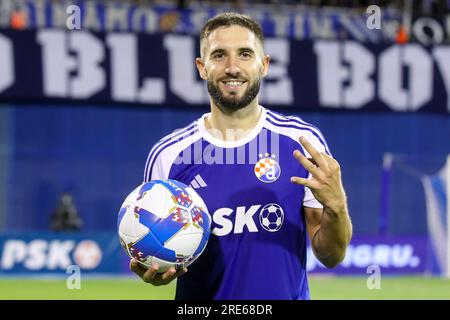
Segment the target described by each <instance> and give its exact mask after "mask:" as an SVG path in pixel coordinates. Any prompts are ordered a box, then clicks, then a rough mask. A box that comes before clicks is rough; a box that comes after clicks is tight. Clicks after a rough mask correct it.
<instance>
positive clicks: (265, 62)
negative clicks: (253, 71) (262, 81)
mask: <svg viewBox="0 0 450 320" xmlns="http://www.w3.org/2000/svg"><path fill="white" fill-rule="evenodd" d="M262 63H263V69H262V74H261V77H262V78H264V77H265V76H267V73H268V72H269V64H270V56H269V55H268V54H266V55H265V56H264V57H263V61H262Z"/></svg>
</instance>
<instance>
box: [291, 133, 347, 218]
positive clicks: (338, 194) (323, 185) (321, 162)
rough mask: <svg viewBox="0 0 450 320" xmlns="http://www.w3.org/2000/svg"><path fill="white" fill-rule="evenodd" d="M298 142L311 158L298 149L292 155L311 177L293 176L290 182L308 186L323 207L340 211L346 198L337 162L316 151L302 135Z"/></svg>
mask: <svg viewBox="0 0 450 320" xmlns="http://www.w3.org/2000/svg"><path fill="white" fill-rule="evenodd" d="M300 144H301V145H302V146H303V148H304V150H306V151H307V152H308V153H309V154H310V155H311V158H309V159H308V158H306V157H305V156H304V155H303V154H302V153H301V152H300V151H299V150H295V151H294V157H295V158H296V159H297V160H298V162H300V164H301V165H302V166H303V167H304V168H305V169H306V170H307V171H308V172H309V173H311V175H312V177H311V178H310V179H305V178H300V177H295V176H294V177H292V178H291V182H293V183H296V184H300V185H303V186H306V187H308V188H309V189H311V192H312V193H313V195H314V196H315V198H316V199H317V201H319V202H320V203H321V204H322V205H323V206H324V207H327V208H329V209H331V210H332V211H334V212H340V211H341V210H342V209H343V208H345V204H346V198H345V191H344V188H343V186H342V181H341V169H340V166H339V163H338V162H337V161H336V160H335V159H334V158H332V157H331V156H329V155H328V154H326V153H325V152H319V151H317V150H316V149H315V148H314V147H313V146H312V144H311V143H309V142H308V141H307V140H306V139H305V138H304V137H300Z"/></svg>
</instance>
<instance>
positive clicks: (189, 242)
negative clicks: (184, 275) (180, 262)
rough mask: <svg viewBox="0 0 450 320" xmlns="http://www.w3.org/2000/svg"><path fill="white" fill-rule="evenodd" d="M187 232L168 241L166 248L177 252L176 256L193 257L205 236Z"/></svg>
mask: <svg viewBox="0 0 450 320" xmlns="http://www.w3.org/2000/svg"><path fill="white" fill-rule="evenodd" d="M185 231H186V232H184V233H180V234H177V235H176V236H175V237H173V238H172V239H170V240H169V241H167V242H166V243H165V245H164V247H166V248H168V249H171V250H173V251H175V253H176V255H182V256H184V257H188V256H192V255H193V254H194V253H195V251H196V250H197V248H198V246H199V244H200V242H201V240H202V235H203V234H202V233H192V232H191V230H185Z"/></svg>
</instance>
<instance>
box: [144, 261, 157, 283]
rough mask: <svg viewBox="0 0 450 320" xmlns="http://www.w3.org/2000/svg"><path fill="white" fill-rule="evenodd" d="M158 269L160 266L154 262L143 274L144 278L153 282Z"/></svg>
mask: <svg viewBox="0 0 450 320" xmlns="http://www.w3.org/2000/svg"><path fill="white" fill-rule="evenodd" d="M158 269H159V266H158V265H157V264H156V263H155V264H152V265H151V266H150V268H148V270H146V271H145V273H144V275H143V276H142V280H144V281H145V282H150V283H152V282H153V280H154V278H155V277H156V275H157V273H158Z"/></svg>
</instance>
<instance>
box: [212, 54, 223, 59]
mask: <svg viewBox="0 0 450 320" xmlns="http://www.w3.org/2000/svg"><path fill="white" fill-rule="evenodd" d="M213 58H214V59H222V58H223V53H216V54H214V55H213Z"/></svg>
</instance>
